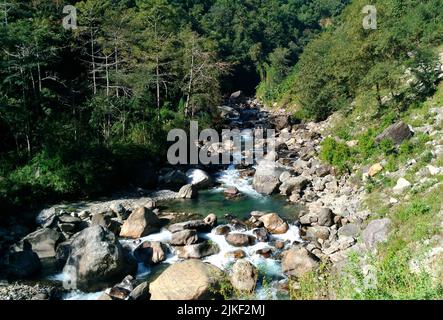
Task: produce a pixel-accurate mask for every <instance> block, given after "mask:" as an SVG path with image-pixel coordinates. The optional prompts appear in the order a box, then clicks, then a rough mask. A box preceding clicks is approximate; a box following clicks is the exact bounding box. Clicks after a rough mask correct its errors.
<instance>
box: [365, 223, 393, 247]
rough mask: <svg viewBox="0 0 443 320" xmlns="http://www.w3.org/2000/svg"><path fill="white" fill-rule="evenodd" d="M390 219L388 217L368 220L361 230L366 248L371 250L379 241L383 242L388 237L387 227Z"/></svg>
mask: <svg viewBox="0 0 443 320" xmlns="http://www.w3.org/2000/svg"><path fill="white" fill-rule="evenodd" d="M390 226H391V220H389V219H388V218H384V219H378V220H373V221H371V222H369V224H368V226H367V227H366V229H365V230H363V234H362V236H363V242H364V243H365V245H366V248H368V249H369V250H372V249H374V248H375V247H376V245H377V244H378V243H380V242H385V241H386V240H387V239H388V235H389V227H390Z"/></svg>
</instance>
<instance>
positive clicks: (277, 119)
mask: <svg viewBox="0 0 443 320" xmlns="http://www.w3.org/2000/svg"><path fill="white" fill-rule="evenodd" d="M269 120H270V123H271V124H272V125H273V126H274V127H275V129H277V130H282V129H284V128H286V127H288V126H289V125H290V116H289V114H279V115H274V116H271V117H270V118H269Z"/></svg>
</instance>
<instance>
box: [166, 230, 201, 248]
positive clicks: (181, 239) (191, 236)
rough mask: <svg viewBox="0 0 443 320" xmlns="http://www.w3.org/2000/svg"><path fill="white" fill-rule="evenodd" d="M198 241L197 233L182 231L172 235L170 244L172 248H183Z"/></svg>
mask: <svg viewBox="0 0 443 320" xmlns="http://www.w3.org/2000/svg"><path fill="white" fill-rule="evenodd" d="M197 241H198V235H197V231H195V230H191V229H189V230H182V231H177V232H174V233H173V234H172V237H171V241H170V244H171V245H173V246H184V245H190V244H194V243H196V242H197Z"/></svg>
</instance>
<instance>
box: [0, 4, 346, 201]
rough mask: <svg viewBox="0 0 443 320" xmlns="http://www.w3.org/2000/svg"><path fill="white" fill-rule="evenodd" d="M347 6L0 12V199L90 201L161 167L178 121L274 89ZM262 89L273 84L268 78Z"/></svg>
mask: <svg viewBox="0 0 443 320" xmlns="http://www.w3.org/2000/svg"><path fill="white" fill-rule="evenodd" d="M346 3H347V1H340V0H333V1H330V0H328V1H307V0H272V1H261V0H248V1H239V0H236V1H232V0H195V1H176V0H88V1H70V4H71V5H74V6H75V8H76V10H77V16H78V17H77V28H75V29H68V30H65V28H63V26H62V20H63V18H64V17H66V16H67V13H63V8H64V6H65V5H66V4H67V3H62V2H61V1H56V0H54V1H46V0H42V1H38V0H34V1H15V0H8V1H3V2H2V3H1V4H0V9H1V15H0V16H1V26H0V42H1V48H2V50H1V51H0V64H1V67H0V133H1V134H0V139H1V141H0V199H1V201H2V202H6V203H7V204H8V205H29V204H31V203H38V201H39V200H51V199H54V200H55V199H58V198H60V197H69V196H91V195H95V194H100V193H105V192H108V191H111V190H114V189H115V188H116V187H123V186H125V185H127V184H128V183H130V182H131V179H132V178H133V176H134V175H136V174H137V173H136V172H132V171H133V170H132V169H133V168H134V167H136V165H137V164H139V163H141V162H145V163H146V162H147V161H148V162H149V163H156V162H159V161H160V162H161V161H164V159H165V156H164V151H165V147H166V142H165V137H166V134H165V132H167V130H168V129H170V128H172V127H186V123H187V122H188V121H189V119H191V118H192V119H199V120H200V123H201V125H205V124H206V125H209V124H210V123H212V122H216V118H215V117H214V116H213V112H212V110H213V108H214V107H216V106H217V105H218V104H220V103H221V101H222V98H223V95H225V94H229V93H230V92H232V91H233V90H240V89H241V90H244V91H245V92H247V93H248V94H254V91H255V87H256V86H257V85H258V84H259V82H260V81H261V80H264V79H270V78H272V79H275V82H280V81H281V79H283V78H284V77H285V76H286V75H287V74H288V73H289V71H290V66H291V65H293V64H295V62H296V61H297V60H298V57H299V55H300V54H301V52H302V51H303V48H304V46H305V45H306V44H307V43H308V41H309V40H310V39H311V38H313V37H314V36H315V35H316V34H318V33H319V32H320V31H321V30H322V29H323V28H326V27H327V26H328V25H330V24H331V23H332V20H333V19H334V17H335V16H336V15H337V14H339V13H340V11H341V10H342V9H343V7H344V6H345V4H346ZM273 81H274V80H273Z"/></svg>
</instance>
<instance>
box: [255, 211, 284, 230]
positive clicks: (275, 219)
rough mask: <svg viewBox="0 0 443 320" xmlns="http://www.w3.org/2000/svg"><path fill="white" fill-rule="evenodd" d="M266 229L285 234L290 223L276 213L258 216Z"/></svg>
mask: <svg viewBox="0 0 443 320" xmlns="http://www.w3.org/2000/svg"><path fill="white" fill-rule="evenodd" d="M258 220H260V221H261V222H263V225H264V226H265V228H266V230H267V231H268V232H269V233H272V234H283V233H286V232H287V231H288V229H289V226H288V224H287V223H286V221H284V220H283V219H282V218H280V217H279V216H278V214H276V213H269V214H265V215H263V216H261V217H260V218H258Z"/></svg>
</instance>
